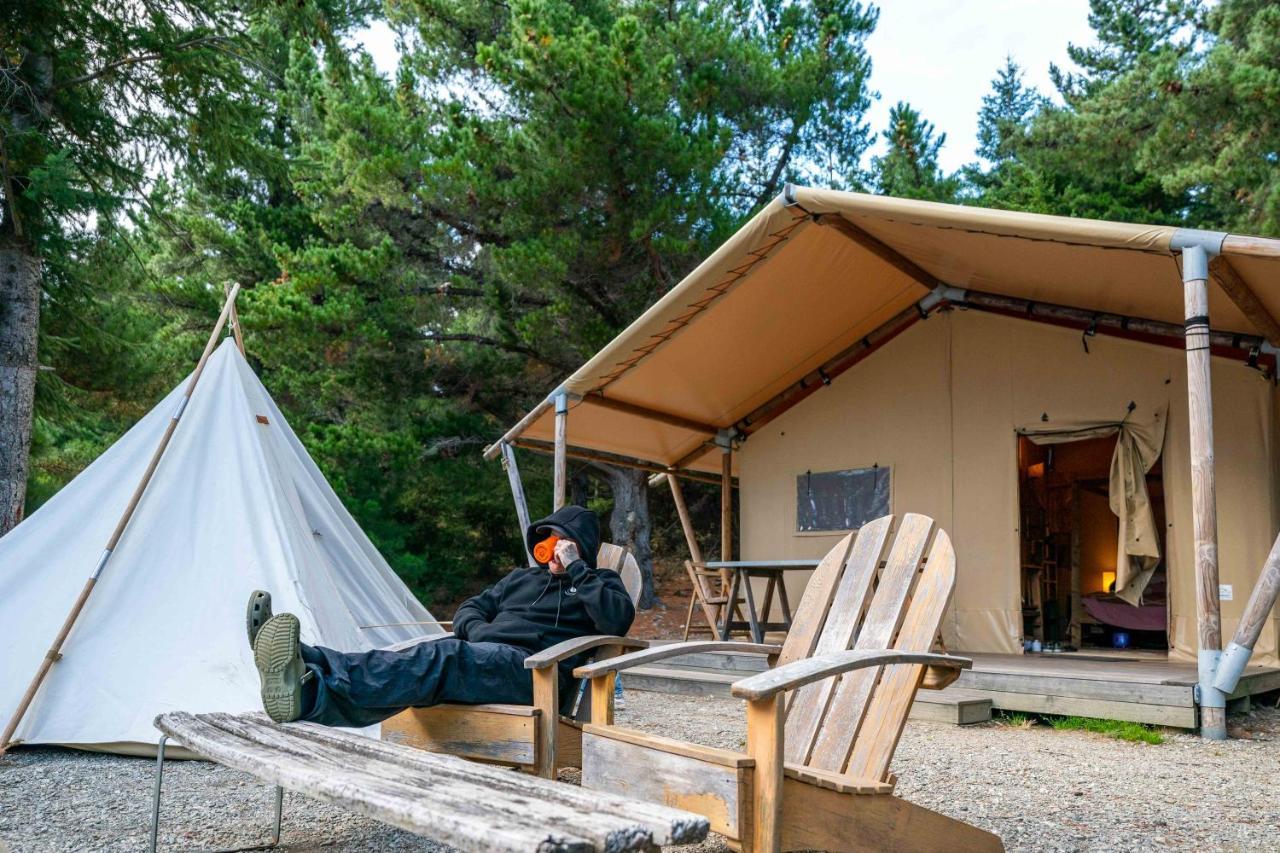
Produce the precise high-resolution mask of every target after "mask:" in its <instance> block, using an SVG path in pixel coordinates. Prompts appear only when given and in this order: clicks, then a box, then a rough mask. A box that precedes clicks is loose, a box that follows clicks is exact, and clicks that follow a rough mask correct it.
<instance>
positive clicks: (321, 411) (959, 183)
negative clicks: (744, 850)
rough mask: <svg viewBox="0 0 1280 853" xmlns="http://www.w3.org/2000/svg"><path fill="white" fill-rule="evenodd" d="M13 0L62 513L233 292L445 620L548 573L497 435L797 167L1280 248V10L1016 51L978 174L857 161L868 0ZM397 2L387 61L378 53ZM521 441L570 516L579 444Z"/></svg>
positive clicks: (1260, 9) (1101, 13)
mask: <svg viewBox="0 0 1280 853" xmlns="http://www.w3.org/2000/svg"><path fill="white" fill-rule="evenodd" d="M11 6H12V7H13V8H12V13H11V14H9V15H7V16H6V17H5V19H4V20H3V21H0V48H3V49H2V50H0V71H2V72H3V73H2V74H0V87H3V88H0V94H3V96H4V97H3V98H2V99H0V103H4V104H7V105H8V106H7V108H6V109H5V111H3V112H0V134H2V137H0V138H2V140H3V142H4V151H3V152H0V153H3V154H4V158H5V159H4V163H5V165H4V177H5V181H4V182H3V186H0V193H2V194H3V198H4V201H5V206H4V211H5V214H4V220H3V222H0V237H3V238H5V239H10V238H12V237H13V236H14V234H15V233H17V232H16V229H18V228H19V227H24V228H25V230H24V231H23V232H22V235H21V236H22V239H25V240H28V241H30V243H31V245H32V246H33V247H34V248H35V249H38V251H39V254H40V256H41V257H42V259H43V267H42V268H43V274H44V290H45V300H44V303H43V312H44V313H43V319H42V328H41V340H40V353H41V361H42V363H44V364H46V365H48V366H49V367H51V368H52V369H51V370H48V371H43V372H42V373H41V375H40V380H39V385H38V388H37V394H38V397H37V411H36V419H35V433H34V446H33V466H34V467H33V473H32V478H31V488H30V494H29V506H30V507H31V508H34V507H35V506H38V505H39V503H40V502H42V501H43V500H46V499H47V498H48V497H49V496H50V495H51V494H53V493H54V492H55V491H56V490H57V488H59V487H60V486H61V485H62V484H64V483H65V482H67V481H68V480H69V479H70V478H71V477H72V476H74V475H75V474H76V473H77V472H78V471H79V470H81V469H82V468H83V466H84V465H85V464H87V463H88V462H89V461H90V460H91V459H93V458H95V457H96V456H97V455H98V454H99V453H100V452H101V450H102V449H104V448H105V447H106V446H108V445H109V444H110V443H111V442H112V441H114V440H115V439H116V438H118V437H119V435H120V434H121V433H122V432H123V431H124V430H125V429H127V428H128V426H129V425H131V424H132V423H133V422H134V421H135V420H136V419H137V418H138V417H139V416H140V415H141V414H142V413H143V412H145V411H146V410H147V409H148V408H150V407H151V406H152V405H154V403H155V401H156V400H158V399H159V398H160V396H162V394H163V393H164V392H165V391H166V390H168V388H170V387H172V385H173V384H175V383H176V382H177V381H178V380H179V379H180V378H181V377H182V376H183V375H185V374H186V373H187V371H189V370H190V368H191V366H192V364H193V363H194V361H195V358H196V356H197V355H198V353H199V350H200V346H201V344H202V343H203V340H204V337H205V335H206V334H207V329H208V324H209V322H210V319H211V318H212V317H213V316H215V315H216V313H217V310H218V306H219V303H220V301H221V293H222V286H223V284H224V283H225V282H230V281H235V282H239V283H240V284H241V285H242V286H243V288H244V290H243V292H242V297H241V302H240V308H241V316H242V320H243V323H244V331H245V334H246V340H247V344H248V350H249V357H250V361H251V363H252V364H253V366H254V368H255V370H257V372H258V373H259V375H260V376H261V377H262V379H263V381H264V382H265V383H266V385H267V387H268V388H269V389H270V390H271V391H272V393H273V395H274V396H275V397H276V399H277V400H278V402H279V403H280V405H281V406H282V408H283V409H284V410H285V412H286V414H287V416H288V417H289V419H290V422H291V423H292V424H293V426H294V428H295V429H296V430H297V431H298V433H299V435H300V436H301V438H302V440H303V441H304V442H305V443H306V445H307V447H308V448H309V450H310V451H311V452H312V454H313V455H314V456H315V458H316V459H317V461H318V463H319V464H320V466H321V468H322V469H323V470H324V472H325V474H326V476H328V477H329V478H330V480H331V481H332V482H333V484H334V486H335V488H336V489H337V491H338V492H339V493H340V494H342V495H343V497H344V499H345V500H346V501H347V502H348V505H349V506H350V508H351V509H352V511H353V513H354V514H355V515H356V517H357V519H358V520H359V521H360V523H361V524H362V525H363V526H364V527H365V529H366V530H368V531H369V533H370V535H371V536H372V538H373V539H374V541H375V543H376V544H377V545H378V547H379V548H380V549H381V550H382V551H383V553H384V554H385V555H386V556H387V557H388V559H389V560H390V561H391V562H392V564H393V565H394V566H395V567H396V569H397V571H399V572H400V573H401V574H402V575H403V576H404V577H406V578H407V579H408V580H409V582H410V584H411V585H412V586H413V588H414V590H415V591H416V592H418V593H419V594H420V595H421V596H422V597H423V598H424V600H425V601H427V603H428V604H435V605H437V606H439V605H440V604H441V603H442V602H445V601H448V600H452V599H455V598H456V597H458V596H459V595H461V594H462V593H464V592H466V591H467V590H469V589H472V588H474V586H475V585H477V584H479V583H483V582H486V581H489V580H492V579H493V578H494V577H495V576H496V573H497V572H500V571H501V570H502V569H503V568H504V567H505V566H507V565H509V564H511V562H513V561H515V560H518V559H520V558H521V554H522V545H521V543H520V539H519V535H518V532H517V531H516V530H515V525H514V524H513V523H512V521H513V518H514V513H513V511H512V509H511V505H510V498H509V495H508V492H507V489H506V481H505V476H504V474H503V472H502V470H501V468H500V467H499V466H497V465H494V464H489V463H484V462H482V461H481V460H480V457H479V449H480V448H481V447H482V446H483V445H485V444H487V443H488V442H490V441H492V440H493V439H494V438H496V437H497V436H498V435H499V434H500V433H501V430H502V429H503V428H504V427H505V426H506V425H508V424H510V423H511V422H512V421H513V420H514V419H515V418H516V417H518V416H519V415H520V414H522V413H523V412H524V411H526V410H527V409H528V407H529V406H531V405H532V404H533V403H534V402H535V401H536V400H538V399H539V398H541V396H542V395H544V394H545V393H547V391H549V390H550V389H551V388H553V387H554V386H555V384H556V383H557V382H558V381H559V380H560V379H561V378H563V376H564V375H565V374H567V373H568V372H570V371H572V370H573V369H575V368H576V367H577V366H578V365H579V364H581V363H582V361H583V360H584V359H585V358H587V357H588V356H590V355H591V354H593V353H594V352H596V351H597V350H598V349H599V348H600V347H601V346H603V345H604V344H605V343H607V341H608V340H610V339H611V338H612V337H613V336H614V335H615V334H617V332H618V331H619V330H621V329H622V328H623V327H625V326H626V325H627V324H628V323H629V322H630V321H631V320H632V319H634V318H635V317H636V316H638V315H639V314H640V313H641V312H642V311H644V310H645V309H646V308H647V307H648V306H650V305H651V304H653V303H654V302H655V301H656V300H657V299H659V298H661V297H662V295H663V294H665V293H666V292H667V291H668V290H669V289H670V288H671V287H672V286H673V285H674V284H675V283H676V282H678V281H679V280H680V279H681V278H682V277H683V276H684V275H685V274H686V273H687V272H688V271H689V270H690V269H691V268H692V267H693V266H694V265H695V264H696V263H698V262H699V261H700V260H701V259H702V258H704V257H705V256H706V255H707V254H708V253H709V252H710V251H712V250H713V249H714V247H715V246H717V245H718V244H719V243H720V242H721V241H722V240H723V239H724V238H725V237H726V236H727V235H728V234H730V233H731V232H732V231H733V230H735V229H736V228H737V227H738V226H739V225H740V224H741V223H742V221H743V220H744V218H745V217H746V216H748V215H750V214H751V213H752V212H754V211H755V210H757V209H758V208H759V207H760V206H762V205H763V204H765V203H767V202H768V201H769V200H771V199H772V198H774V197H776V195H777V194H778V193H779V192H780V191H781V189H782V187H783V185H784V184H785V182H787V181H796V182H802V183H812V184H818V185H828V186H836V187H844V188H860V187H864V186H871V187H873V188H875V189H876V190H877V191H879V192H883V193H890V194H894V195H900V196H906V197H911V198H922V199H930V200H938V201H954V200H956V199H963V200H964V201H965V202H966V203H974V204H981V205H986V206H995V207H1006V208H1013V209H1022V210H1032V211H1041V212H1048V213H1059V214H1069V215H1076V216H1090V217H1101V218H1108V219H1117V220H1124V221H1136V222H1157V223H1173V224H1178V225H1189V226H1195V227H1210V228H1225V229H1234V230H1236V231H1241V232H1253V233H1262V234H1280V159H1278V155H1277V152H1280V123H1277V122H1276V120H1275V117H1276V116H1277V115H1280V2H1275V0H1220V2H1217V3H1214V4H1207V3H1201V2H1192V0H1093V2H1092V6H1091V17H1090V20H1091V23H1092V24H1093V26H1094V27H1095V30H1096V31H1097V34H1098V40H1097V41H1098V43H1097V44H1096V45H1094V46H1091V47H1088V48H1079V47H1072V48H1071V49H1070V55H1071V57H1072V59H1073V61H1074V62H1075V63H1076V64H1077V65H1078V66H1079V70H1078V71H1076V72H1074V73H1066V72H1063V71H1061V70H1057V69H1055V70H1054V79H1055V82H1056V85H1057V89H1058V91H1057V99H1055V100H1054V101H1050V100H1048V99H1047V98H1045V97H1043V96H1042V95H1041V94H1040V93H1038V92H1036V91H1035V90H1033V89H1032V88H1030V87H1028V86H1027V85H1026V83H1025V81H1024V79H1023V76H1022V70H1021V69H1020V68H1019V67H1018V66H1017V65H1016V64H1014V63H1013V62H1012V61H1006V63H1005V64H1004V66H1003V67H1002V68H1000V69H999V70H998V72H997V75H996V78H995V80H994V81H993V84H992V89H991V92H990V93H989V94H988V95H987V96H986V97H985V98H984V99H983V104H982V108H981V111H980V114H979V117H978V118H979V144H980V149H979V151H978V152H977V153H978V155H979V157H980V159H981V163H980V164H975V165H973V166H970V167H968V168H966V169H965V170H964V172H963V174H962V175H947V174H945V173H944V172H943V171H942V170H941V168H940V167H939V165H938V153H939V151H940V149H941V147H942V145H943V144H944V141H945V135H944V134H942V133H940V132H938V131H937V130H936V129H935V128H934V127H933V125H932V124H930V123H929V122H928V121H926V120H925V119H924V118H923V117H921V116H920V114H919V113H918V112H917V111H915V110H914V109H912V108H911V107H910V106H909V105H908V104H905V103H900V104H898V105H897V106H896V107H895V108H894V109H893V111H892V112H891V115H890V121H889V126H888V127H887V128H886V129H884V130H883V131H882V133H883V138H884V139H885V141H886V142H887V143H888V147H887V151H886V152H885V153H884V154H883V155H882V156H880V157H877V158H875V159H874V160H873V161H872V163H871V169H870V170H866V169H864V168H863V167H862V166H861V165H860V164H861V161H862V158H863V156H864V155H865V152H866V150H867V148H868V146H869V144H870V142H871V131H870V129H869V128H868V127H867V125H866V123H865V120H864V113H865V110H866V108H867V106H868V104H869V97H870V95H869V92H868V89H867V80H868V77H869V74H870V64H869V60H868V58H867V55H866V51H865V41H866V39H867V37H868V35H869V34H870V33H871V32H872V30H873V28H874V26H875V22H876V11H875V9H874V8H873V7H870V6H868V5H865V4H863V3H859V2H852V0H818V2H812V3H792V2H789V0H757V2H752V3H743V2H739V0H709V2H698V3H693V2H679V1H678V0H677V2H670V3H666V4H657V5H655V4H635V3H626V2H621V0H576V1H575V0H514V2H512V3H510V4H484V3H478V2H475V0H396V2H395V3H391V4H388V5H386V6H385V7H384V6H383V4H382V3H381V2H379V0H307V2H305V3H302V4H294V3H283V4H281V3H274V2H270V3H269V2H265V0H262V2H249V3H238V4H237V3H233V2H231V0H140V2H136V3H119V2H108V3H97V4H83V3H81V4H75V3H70V2H60V1H59V0H54V2H39V3H37V2H32V0H19V2H18V3H17V4H16V5H14V4H11ZM7 11H8V10H7ZM374 18H385V19H386V20H388V21H389V22H390V23H391V24H392V26H393V27H394V28H395V29H396V31H397V33H398V35H399V37H400V40H401V44H402V57H401V60H402V61H401V65H400V67H399V69H398V71H397V73H396V74H395V75H394V76H393V78H391V79H388V78H387V77H384V76H382V75H380V74H379V73H378V72H377V71H376V69H375V68H374V67H373V65H372V63H371V61H370V60H369V58H368V57H366V56H364V55H362V54H361V53H360V52H359V51H358V50H354V49H352V48H351V46H350V45H351V34H352V33H353V31H354V30H355V29H356V28H358V27H360V26H363V25H364V24H365V23H366V22H368V21H370V20H372V19H374ZM520 463H521V467H522V473H523V474H524V477H525V480H526V486H527V490H528V493H529V495H530V497H531V499H532V500H533V502H534V506H533V507H532V511H533V512H534V513H535V514H537V513H540V512H542V511H545V510H546V509H548V508H549V507H548V506H547V505H546V504H547V503H549V501H548V500H547V496H548V494H549V491H550V489H549V484H548V480H549V471H548V466H547V465H546V463H545V461H543V460H542V459H541V458H537V457H533V456H526V455H524V454H523V453H522V455H521V459H520ZM571 473H572V474H573V479H574V490H575V494H578V495H580V497H581V498H582V499H583V500H587V501H589V502H590V503H591V505H592V506H595V507H598V508H600V509H601V510H603V511H605V512H608V511H609V510H610V509H611V508H612V506H613V505H614V500H613V499H612V498H611V496H610V494H609V492H608V490H607V489H606V488H605V487H604V486H605V485H607V484H608V480H607V478H606V477H603V476H602V472H600V471H597V470H595V469H593V468H591V467H590V466H588V465H585V464H583V465H578V464H575V465H574V467H573V470H572V472H571ZM690 495H691V497H690V501H691V506H692V507H693V508H694V510H695V512H704V511H705V512H706V513H707V514H708V517H709V518H714V516H715V515H716V512H717V500H716V498H715V495H714V494H713V493H712V492H707V494H706V495H702V494H701V493H700V492H699V490H698V489H697V488H691V489H690ZM653 509H654V512H655V514H660V513H664V512H667V511H668V508H667V503H666V502H664V501H661V500H659V501H655V502H654V507H653ZM655 528H656V530H655V533H656V535H657V536H658V540H659V542H658V545H659V552H661V550H662V546H663V537H664V536H665V537H668V538H669V539H670V543H667V544H670V545H671V547H670V548H669V549H668V550H672V549H675V548H679V547H682V546H681V545H680V535H679V532H678V526H677V525H675V524H674V520H672V519H664V518H662V517H658V518H657V524H656V525H655ZM664 531H665V532H664ZM671 531H675V532H671Z"/></svg>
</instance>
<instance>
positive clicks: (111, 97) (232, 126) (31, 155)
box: [0, 0, 246, 534]
mask: <svg viewBox="0 0 1280 853" xmlns="http://www.w3.org/2000/svg"><path fill="white" fill-rule="evenodd" d="M242 22H243V16H242V15H241V13H239V12H238V11H236V7H235V6H233V5H231V3H230V2H227V3H222V2H217V0H201V2H195V1H194V0H112V2H100V3H83V2H78V0H16V2H11V3H9V4H8V5H7V6H6V9H5V15H4V20H3V21H2V22H0V534H3V533H4V532H5V531H6V530H8V529H9V528H10V527H12V526H13V525H14V524H16V523H17V522H18V521H19V520H20V518H21V515H22V511H23V506H24V501H25V495H26V484H27V474H28V450H29V447H30V441H31V429H32V423H33V407H34V401H35V396H36V375H37V368H38V361H37V351H38V336H39V329H40V314H41V306H42V305H43V304H47V303H51V302H52V303H56V302H57V300H58V299H59V298H61V297H60V293H59V290H60V289H62V288H66V287H71V286H73V285H74V283H75V282H76V281H77V280H80V281H81V282H83V273H84V272H85V271H84V270H83V268H81V267H80V266H79V264H80V263H82V262H83V261H84V260H85V258H86V257H87V256H88V255H89V254H90V252H91V250H92V245H93V242H94V240H95V238H96V234H95V232H105V233H110V232H111V230H112V229H113V228H114V227H116V224H117V221H118V220H117V217H119V216H128V215H130V214H132V213H135V212H136V211H137V210H138V207H139V206H140V205H145V202H146V199H145V196H146V190H147V185H148V183H149V181H150V180H151V178H153V177H154V176H155V175H156V174H157V173H160V172H162V171H164V170H165V169H167V168H171V167H172V166H173V165H174V164H175V162H176V161H177V160H178V159H179V158H191V159H196V160H204V161H207V162H215V161H221V162H224V163H225V162H227V158H228V157H229V156H231V155H232V154H233V152H234V150H235V145H236V137H237V135H238V133H239V132H240V131H241V130H242V129H243V122H244V121H245V120H246V111H245V104H244V102H243V101H242V99H241V98H240V97H239V95H240V92H241V89H242V84H243V81H244V75H243V70H244V65H245V59H244V56H243V55H241V52H242V51H243V49H244V48H245V44H244V40H243V39H242V37H241V29H242Z"/></svg>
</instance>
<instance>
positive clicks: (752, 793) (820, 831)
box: [574, 514, 1004, 853]
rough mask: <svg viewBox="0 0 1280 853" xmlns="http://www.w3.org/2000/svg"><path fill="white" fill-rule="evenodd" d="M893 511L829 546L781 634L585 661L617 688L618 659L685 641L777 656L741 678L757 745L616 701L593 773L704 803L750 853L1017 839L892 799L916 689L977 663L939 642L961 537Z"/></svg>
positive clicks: (589, 738)
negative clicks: (626, 718)
mask: <svg viewBox="0 0 1280 853" xmlns="http://www.w3.org/2000/svg"><path fill="white" fill-rule="evenodd" d="M892 524H893V517H892V516H886V517H884V518H880V519H876V520H875V521H872V522H869V523H868V524H866V525H865V526H864V527H863V528H862V529H861V530H860V531H859V532H858V533H857V535H856V537H855V536H854V534H850V535H849V536H846V537H845V538H844V539H843V540H841V541H840V543H839V544H838V545H836V547H835V548H833V549H832V550H831V552H830V553H828V554H827V555H826V557H825V558H824V559H823V560H822V563H821V564H820V565H819V566H818V568H817V569H816V570H815V572H814V574H813V577H812V578H811V579H810V581H809V585H808V587H807V589H806V591H805V594H804V598H803V599H802V601H801V603H800V607H799V609H798V610H797V612H796V616H795V620H794V622H793V624H792V628H791V631H790V633H789V634H788V635H787V640H786V643H785V644H783V645H782V646H769V645H757V644H753V643H725V642H700V641H694V642H687V643H671V644H669V645H662V646H654V647H651V648H649V649H646V650H644V651H640V652H633V653H631V654H627V655H623V656H621V657H617V658H611V659H609V660H604V661H597V662H595V663H593V664H590V665H587V666H583V667H580V668H578V669H577V670H575V673H574V674H575V675H578V676H580V677H584V678H589V679H591V690H590V692H591V694H592V696H593V697H608V696H609V695H610V694H611V692H612V689H613V680H614V678H615V677H616V673H617V672H618V671H620V670H625V669H627V668H629V667H632V666H638V665H641V664H645V663H652V662H654V661H657V660H661V659H663V658H669V657H675V656H678V655H682V654H691V653H693V652H701V651H723V650H732V651H738V652H743V651H747V652H754V653H758V654H765V655H768V656H769V658H770V661H771V663H774V667H773V668H772V669H771V670H768V671H766V672H762V673H759V674H757V675H754V676H751V677H749V678H744V679H742V680H741V681H738V682H736V683H735V684H734V685H733V688H732V691H733V694H734V695H735V696H738V697H740V698H742V699H745V700H747V750H746V752H736V751H733V750H727V749H717V748H712V747H706V746H699V745H695V744H690V743H686V742H683V741H679V740H675V739H672V738H666V737H660V736H655V735H650V734H645V733H643V732H638V731H635V730H631V729H626V728H622V727H619V726H615V725H614V724H613V719H612V708H611V706H609V705H608V704H606V703H601V704H599V705H597V706H596V710H595V711H594V712H593V714H592V716H591V722H590V724H589V725H587V726H585V728H584V734H583V741H582V749H583V756H582V758H583V764H582V784H583V785H584V786H587V787H591V788H596V789H599V790H607V791H613V792H616V793H623V794H627V795H629V796H633V797H638V798H640V799H648V800H651V801H656V802H660V803H664V804H667V805H672V806H676V807H679V808H686V809H689V810H692V811H696V812H699V813H700V814H703V815H705V816H706V817H707V818H708V819H710V821H711V828H712V830H713V831H715V832H719V833H721V834H723V835H725V836H728V838H729V839H730V840H732V841H734V842H737V843H738V844H740V845H741V847H742V849H743V850H748V851H770V853H771V851H778V850H810V849H812V850H830V851H838V850H975V851H989V850H1003V849H1004V848H1003V845H1002V844H1001V842H1000V839H999V838H998V837H997V836H995V835H992V834H991V833H989V832H985V831H983V830H980V829H978V828H976V827H973V826H970V825H969V824H966V823H963V822H961V821H958V820H953V819H952V818H949V817H946V816H944V815H941V814H938V813H936V812H933V811H930V810H928V809H926V808H923V807H921V806H917V805H915V804H913V803H910V802H907V801H906V800H903V799H901V798H899V797H895V796H893V788H894V784H895V782H896V778H895V777H894V775H893V774H892V773H891V772H890V770H889V762H890V760H891V759H892V758H893V753H894V750H895V749H896V748H897V744H898V738H899V736H900V735H901V734H902V728H903V726H904V725H905V723H906V719H907V713H908V711H909V710H910V708H911V703H912V701H913V699H914V698H915V693H916V690H917V689H918V688H919V687H926V688H932V689H940V688H942V687H945V686H947V685H948V684H950V683H951V682H953V681H954V680H955V679H956V678H958V677H959V674H960V670H961V669H964V668H967V667H969V666H970V665H971V662H970V661H967V660H964V659H962V658H956V657H951V656H949V655H944V654H934V653H931V652H930V648H931V646H932V644H933V639H934V637H935V636H936V635H937V633H938V628H939V626H940V624H941V622H942V615H943V613H944V611H945V610H946V608H947V605H948V603H949V602H950V599H951V593H952V590H953V588H954V586H955V552H954V551H953V550H952V547H951V540H950V538H949V537H948V536H947V534H946V533H945V532H944V531H942V530H938V531H936V534H935V530H934V522H933V520H932V519H930V518H927V517H925V516H923V515H914V514H908V515H906V516H904V517H903V519H902V523H901V525H900V526H899V528H898V530H897V531H896V536H892V535H891V533H892V531H891V528H892ZM784 699H789V701H784Z"/></svg>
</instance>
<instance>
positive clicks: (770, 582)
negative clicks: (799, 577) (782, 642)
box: [703, 560, 819, 643]
mask: <svg viewBox="0 0 1280 853" xmlns="http://www.w3.org/2000/svg"><path fill="white" fill-rule="evenodd" d="M818 562H819V561H818V560H715V561H712V562H710V563H703V565H704V566H705V567H706V568H708V569H719V570H720V571H723V572H727V573H728V575H729V600H728V603H726V604H725V606H724V608H723V610H722V613H723V617H722V618H721V621H720V639H721V640H727V639H729V634H730V632H732V631H743V630H747V631H750V632H751V639H752V641H753V642H756V643H763V642H764V632H765V631H787V630H790V628H791V602H790V601H789V600H788V599H787V584H786V582H785V573H786V572H795V571H813V570H814V569H815V568H817V566H818ZM743 577H746V578H747V583H745V584H744V583H742V578H743ZM751 578H765V586H764V607H763V608H762V610H763V613H764V618H765V619H766V620H767V619H768V618H769V610H770V608H771V607H772V606H773V597H774V595H775V594H776V595H777V596H778V604H779V605H781V606H782V621H781V622H769V621H764V622H761V621H760V611H757V610H756V598H755V591H754V590H753V589H752V587H751ZM744 588H745V589H744ZM740 591H743V592H745V598H746V605H747V621H745V622H743V621H741V620H735V619H734V618H733V614H734V612H735V611H736V610H737V609H738V595H739V592H740Z"/></svg>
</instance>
